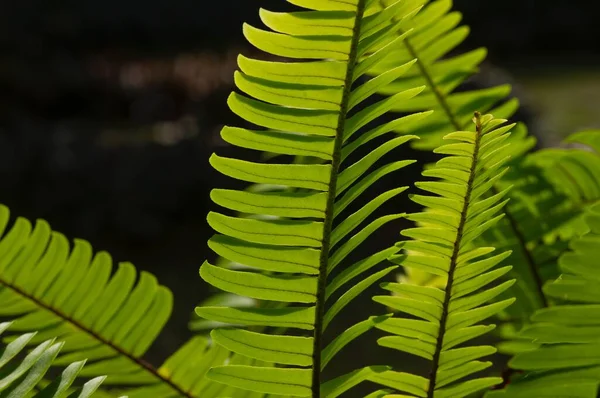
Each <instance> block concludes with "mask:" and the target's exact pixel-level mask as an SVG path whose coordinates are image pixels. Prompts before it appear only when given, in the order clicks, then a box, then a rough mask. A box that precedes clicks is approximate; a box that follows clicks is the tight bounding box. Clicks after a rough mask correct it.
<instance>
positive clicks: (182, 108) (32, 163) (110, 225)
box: [0, 0, 600, 363]
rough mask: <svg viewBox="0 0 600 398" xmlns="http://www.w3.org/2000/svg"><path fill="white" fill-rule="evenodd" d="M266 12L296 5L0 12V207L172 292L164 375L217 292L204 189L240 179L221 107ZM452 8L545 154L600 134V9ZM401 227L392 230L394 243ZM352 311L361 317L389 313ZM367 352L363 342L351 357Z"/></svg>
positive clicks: (530, 0)
mask: <svg viewBox="0 0 600 398" xmlns="http://www.w3.org/2000/svg"><path fill="white" fill-rule="evenodd" d="M258 7H265V8H269V9H271V10H276V11H277V10H284V9H285V2H284V1H283V0H270V1H267V0H253V1H248V0H227V1H220V2H212V1H211V2H207V1H202V0H144V1H142V0H103V1H99V0H78V1H73V0H58V1H47V0H19V1H9V0H2V1H0V203H4V204H6V205H8V206H9V207H10V208H11V209H12V212H13V214H18V215H21V216H25V217H27V218H30V219H35V218H44V219H46V220H48V221H49V222H50V223H51V225H52V226H53V228H54V229H55V230H58V231H61V232H63V233H64V234H65V235H67V236H68V237H69V238H73V237H79V238H83V239H87V240H89V241H91V242H92V244H93V245H94V247H95V248H96V249H98V250H107V251H109V252H110V253H111V254H112V255H113V257H114V258H115V260H116V261H122V260H128V261H132V262H133V263H134V264H135V265H136V266H137V267H138V268H139V269H143V270H148V271H150V272H152V273H154V274H156V275H157V276H158V278H159V280H160V281H161V282H162V283H163V284H165V285H167V286H168V287H170V288H171V289H172V290H173V292H174V295H175V311H174V315H173V317H172V319H171V321H170V323H169V324H168V325H167V328H166V330H165V332H164V333H163V335H162V336H161V338H160V339H159V341H158V343H157V344H156V345H155V347H153V349H152V351H151V353H150V359H151V360H152V361H153V362H155V363H157V362H158V361H160V360H161V359H162V358H164V357H165V356H166V355H167V354H168V353H170V352H172V351H173V350H174V349H175V348H176V347H177V346H179V345H180V344H181V343H182V342H183V341H184V340H185V339H186V338H187V337H189V335H190V332H189V330H188V327H187V323H188V320H189V319H190V314H191V312H192V311H193V308H194V306H195V305H196V304H197V303H198V302H199V301H200V300H201V299H203V298H205V297H206V296H207V295H209V294H210V291H209V290H208V288H207V286H206V285H205V284H203V283H202V281H201V280H200V278H199V276H198V268H199V266H200V264H201V263H202V262H203V261H204V259H205V258H207V257H208V258H210V257H212V255H211V254H210V253H209V252H208V249H207V247H206V241H207V239H208V238H209V237H210V235H211V231H210V230H209V228H208V227H207V225H206V222H205V217H206V213H207V212H208V211H209V209H210V207H211V205H210V204H209V199H208V192H209V190H210V188H212V187H215V186H219V187H225V186H233V184H234V183H233V181H230V180H226V179H225V178H223V177H221V176H220V175H218V174H216V173H215V172H213V171H212V170H211V168H210V167H209V166H208V161H207V159H208V156H209V155H210V154H211V153H212V152H214V151H216V152H218V153H219V154H221V155H234V156H235V153H236V150H235V149H232V148H230V147H228V146H226V144H225V143H224V142H223V141H222V140H221V139H220V138H219V136H218V132H219V130H220V128H221V127H222V126H223V125H224V124H230V123H236V119H235V118H234V117H233V115H232V114H231V113H230V112H229V111H228V109H227V107H226V104H225V99H226V97H227V95H228V94H229V92H230V91H231V90H232V74H233V71H234V70H235V58H236V55H237V54H238V53H240V52H242V53H244V54H246V55H252V54H253V53H254V52H255V51H254V50H253V49H252V48H250V47H249V46H248V45H247V44H246V43H245V42H244V40H243V38H242V35H241V24H242V22H250V23H252V24H255V25H257V24H259V22H258V17H257V15H258V13H257V11H258ZM455 8H456V9H457V10H459V11H461V12H463V13H464V21H465V23H467V24H468V25H470V26H471V27H472V34H471V36H470V38H469V39H468V40H467V42H466V43H465V45H464V46H463V47H462V48H461V50H464V49H471V48H475V47H479V46H486V47H488V49H489V52H490V57H489V59H488V62H487V63H486V64H485V66H484V68H483V70H482V73H481V74H480V75H479V76H478V77H476V78H475V79H472V81H470V82H469V85H470V86H473V87H486V86H491V85H495V84H501V83H507V82H508V83H512V84H513V85H514V93H515V95H516V96H517V97H519V98H520V99H521V101H522V103H523V110H522V111H521V114H520V116H519V117H520V118H521V119H523V120H525V121H527V122H528V124H529V126H530V129H531V130H532V132H533V133H534V134H535V135H536V136H538V137H539V139H540V141H541V143H542V145H552V144H555V143H557V142H560V139H561V137H563V136H565V135H567V134H568V133H571V132H575V131H577V130H582V129H586V128H594V127H595V128H600V24H599V23H598V16H599V15H600V14H599V13H598V10H597V8H598V6H597V5H596V4H595V2H592V1H588V0H545V1H541V0H504V1H485V2H484V1H472V0H456V1H455ZM414 156H417V157H421V156H424V155H423V154H418V155H414ZM396 206H400V205H399V204H396ZM398 230H399V226H398V225H392V226H390V228H389V229H387V230H385V231H383V232H382V233H383V234H384V237H387V240H388V241H393V240H394V239H396V237H397V233H398ZM373 308H375V307H373ZM346 311H347V312H346V313H347V316H348V317H350V316H356V314H358V316H360V317H361V319H364V316H363V315H362V314H367V315H368V314H372V313H375V312H378V311H380V310H379V309H372V308H371V307H369V308H359V309H358V312H356V311H355V312H352V314H354V315H352V314H351V311H350V310H346ZM371 349H373V347H366V346H363V345H355V346H354V347H353V350H354V354H352V355H355V356H354V358H359V357H361V354H360V353H361V352H363V353H366V352H367V351H368V350H371ZM361 350H362V351H361ZM381 355H384V354H381ZM357 360H359V359H357Z"/></svg>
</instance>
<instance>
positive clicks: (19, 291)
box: [0, 276, 195, 398]
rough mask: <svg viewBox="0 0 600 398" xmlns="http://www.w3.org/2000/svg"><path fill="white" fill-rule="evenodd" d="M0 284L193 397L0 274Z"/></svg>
mask: <svg viewBox="0 0 600 398" xmlns="http://www.w3.org/2000/svg"><path fill="white" fill-rule="evenodd" d="M0 284H2V285H4V286H5V287H7V288H8V289H10V290H12V291H13V292H15V293H17V294H18V295H20V296H22V297H23V298H25V299H26V300H29V301H31V302H33V303H34V304H35V305H36V306H38V307H40V308H43V309H45V310H46V311H49V312H51V313H52V314H54V315H56V316H57V317H59V318H61V319H62V320H64V321H65V322H68V323H69V324H71V325H73V326H74V327H76V328H77V329H79V330H80V331H81V332H83V333H85V334H87V335H89V336H91V337H93V338H94V339H96V340H97V341H99V342H100V343H101V344H102V345H105V346H107V347H110V348H112V349H113V350H115V351H116V352H118V353H119V355H121V356H123V357H125V358H127V359H129V360H130V361H131V362H133V363H135V364H136V365H137V366H139V367H141V368H143V369H144V370H145V371H146V372H148V373H150V374H151V375H152V376H154V377H156V378H157V379H158V380H160V381H162V382H163V383H165V384H167V385H168V386H169V387H170V388H172V389H173V390H174V391H176V392H177V393H178V394H180V395H181V396H182V397H186V398H195V397H194V396H193V395H191V393H189V392H187V391H184V390H183V389H182V388H181V387H179V386H178V385H177V384H175V383H174V382H173V381H172V380H171V379H169V378H168V377H165V376H164V375H162V374H161V373H160V372H159V371H158V369H156V368H155V367H154V366H152V365H151V364H149V363H148V362H146V361H144V360H143V359H141V358H137V357H135V356H133V355H131V354H130V353H128V352H126V351H125V350H123V349H122V348H121V347H119V346H117V345H115V344H113V343H112V342H111V341H109V340H106V339H105V338H103V337H102V336H100V335H99V334H98V333H96V332H94V331H93V330H91V329H90V328H88V327H86V326H85V325H82V324H81V323H80V322H78V321H76V320H75V319H73V318H71V317H69V316H67V315H65V314H64V313H62V312H61V311H60V310H59V309H56V308H54V307H52V306H50V305H48V304H45V303H44V302H42V301H40V300H38V299H37V298H36V297H33V296H32V295H30V294H28V293H27V292H25V291H23V290H22V289H20V288H19V287H17V286H15V285H13V284H12V283H10V282H7V281H6V280H4V279H2V277H1V276H0Z"/></svg>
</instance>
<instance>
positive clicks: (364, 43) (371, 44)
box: [197, 0, 430, 398]
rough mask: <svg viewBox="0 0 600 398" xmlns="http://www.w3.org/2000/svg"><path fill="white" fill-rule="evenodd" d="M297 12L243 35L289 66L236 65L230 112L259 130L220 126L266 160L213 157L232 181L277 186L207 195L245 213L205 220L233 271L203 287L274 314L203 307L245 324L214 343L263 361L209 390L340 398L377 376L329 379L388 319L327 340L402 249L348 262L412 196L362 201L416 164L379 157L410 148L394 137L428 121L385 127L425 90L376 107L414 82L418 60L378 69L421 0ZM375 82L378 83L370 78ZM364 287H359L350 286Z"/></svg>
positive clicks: (326, 0)
mask: <svg viewBox="0 0 600 398" xmlns="http://www.w3.org/2000/svg"><path fill="white" fill-rule="evenodd" d="M289 2H290V3H293V4H295V5H297V6H300V7H302V8H304V9H305V10H304V11H298V12H291V13H274V12H270V11H266V10H261V13H260V16H261V19H262V21H263V22H264V24H265V25H266V26H267V27H268V28H270V29H271V30H272V31H263V30H260V29H256V28H254V27H251V26H248V25H245V26H244V34H245V36H246V38H247V39H248V40H249V41H250V43H252V44H253V45H254V46H256V47H257V48H259V49H260V50H262V51H265V52H267V53H270V54H273V55H276V56H279V57H286V58H290V59H291V62H267V61H258V60H253V59H249V58H246V57H243V56H240V58H239V60H238V65H239V68H240V71H238V72H236V74H235V82H236V86H237V87H238V88H239V89H240V91H241V92H243V93H244V94H238V93H232V94H231V96H230V97H229V101H228V104H229V107H230V108H231V110H232V111H233V112H234V113H236V114H237V115H238V116H240V117H242V118H243V119H245V120H246V121H247V122H250V123H251V124H253V125H255V126H259V128H260V129H247V128H234V127H225V128H224V129H223V130H222V132H221V136H222V137H223V139H224V140H225V141H227V142H229V143H231V144H233V145H236V146H239V147H243V148H247V149H252V150H256V151H261V152H265V151H266V152H269V153H270V156H269V157H268V159H265V158H263V162H262V163H256V162H248V161H243V160H238V159H231V158H224V157H220V156H217V155H213V156H212V157H211V160H210V162H211V164H212V166H213V167H214V168H215V169H217V170H218V171H220V172H221V173H223V174H225V175H227V176H230V177H232V178H235V179H238V180H241V181H244V182H247V183H251V184H267V185H268V186H270V187H274V186H278V187H279V189H275V190H273V189H271V190H269V191H268V192H264V191H236V190H224V189H215V190H213V191H212V193H211V198H212V200H213V201H214V202H215V203H216V204H217V205H219V206H221V207H223V208H225V209H227V210H229V211H231V212H233V213H234V214H235V213H237V215H235V216H232V215H226V214H221V213H217V212H212V213H210V214H209V215H208V222H209V224H210V225H211V226H212V227H213V229H215V231H216V232H217V233H218V234H217V235H215V236H214V237H213V238H211V240H210V241H209V246H210V247H211V248H212V250H213V251H214V252H215V253H216V254H217V255H218V256H220V257H222V258H224V259H226V260H227V261H225V262H224V264H221V265H219V264H217V265H213V264H210V263H209V262H206V263H204V264H203V265H202V267H201V269H200V274H201V276H202V278H203V279H204V280H205V281H207V282H209V283H210V284H212V285H213V286H215V287H217V288H219V289H221V290H224V291H227V292H230V293H233V294H236V295H239V296H243V297H250V298H252V299H256V300H260V301H262V302H267V303H274V304H273V305H269V306H262V305H261V306H258V307H256V308H238V307H231V306H202V307H198V309H197V314H198V315H199V316H201V317H202V318H204V319H206V320H210V321H213V322H220V323H221V324H230V325H231V324H234V325H240V327H239V328H220V329H217V330H214V331H213V332H212V337H213V339H214V341H215V342H216V343H217V344H219V345H221V346H223V347H225V348H227V349H229V350H231V351H233V352H235V353H236V354H238V355H242V356H246V357H250V358H253V359H255V360H257V361H262V365H258V366H240V365H229V366H222V367H215V368H213V369H211V370H210V372H209V377H211V378H212V379H213V380H215V381H219V382H222V383H224V384H227V385H231V386H235V387H239V388H242V389H247V390H251V391H258V392H263V393H266V394H279V395H288V396H312V397H315V398H318V397H320V396H327V397H335V396H338V395H340V394H342V393H344V392H345V391H346V390H348V389H349V388H351V387H353V386H354V385H356V384H358V383H360V382H361V381H363V380H366V379H369V377H371V375H373V374H375V373H377V372H379V371H380V370H381V369H380V368H379V367H369V368H363V369H358V370H356V371H355V372H351V373H349V374H346V375H342V376H340V377H339V378H336V379H333V380H329V381H327V382H322V380H321V371H322V370H323V369H324V368H325V367H326V366H327V365H328V364H329V363H330V361H331V360H332V358H334V357H335V355H336V354H337V353H338V352H339V351H340V350H341V349H342V348H343V347H344V346H346V345H347V344H349V343H350V342H351V341H352V340H354V339H355V338H356V337H358V336H360V335H361V334H363V333H365V332H366V331H368V330H369V329H371V328H372V327H373V326H374V325H375V324H376V323H377V322H380V321H381V319H382V318H373V319H367V320H365V321H363V322H360V323H358V324H356V325H354V326H352V327H351V328H349V329H348V330H346V331H345V332H343V333H342V334H341V335H339V336H336V338H335V339H333V340H332V341H331V343H329V344H328V345H325V344H324V342H325V338H324V333H325V332H326V330H327V328H328V326H329V325H330V324H331V322H332V321H333V320H334V319H335V318H336V316H337V315H338V314H339V313H340V312H341V311H342V310H343V309H344V308H345V307H346V306H347V305H348V304H349V303H351V302H352V301H353V300H354V299H355V298H356V297H357V296H358V295H359V294H360V293H362V292H363V291H364V290H365V289H366V288H368V287H369V286H370V285H372V284H374V283H375V282H376V281H378V280H379V279H381V278H382V277H384V276H385V275H386V274H388V273H389V272H391V271H392V270H393V269H394V268H395V267H388V268H385V269H380V270H377V269H376V268H375V267H377V266H379V264H381V263H383V262H384V261H385V259H386V258H387V257H389V256H390V255H392V254H394V253H396V252H397V251H398V250H399V249H398V248H396V247H392V248H390V249H386V250H383V251H381V252H378V253H372V255H370V256H368V257H367V258H363V259H361V260H360V261H356V260H351V259H352V255H353V254H356V252H355V249H356V248H357V247H358V246H359V245H360V244H361V243H362V242H364V241H365V239H367V238H368V237H369V236H370V235H371V234H373V233H374V232H375V231H376V230H378V229H379V228H381V227H382V226H383V225H385V224H386V223H388V222H390V221H393V220H395V219H398V218H400V217H402V214H386V215H383V216H379V217H375V216H374V215H375V212H376V211H377V210H378V208H380V207H381V206H382V205H383V204H384V203H386V202H387V201H389V200H390V199H392V198H394V197H396V196H397V195H400V194H401V193H402V192H403V191H404V190H405V189H406V187H399V188H396V189H392V190H389V191H387V192H383V193H381V194H380V195H378V196H376V197H375V198H373V199H372V200H370V201H367V204H366V205H364V206H361V205H358V202H359V199H364V198H365V197H366V192H368V191H369V188H370V187H371V186H372V185H373V184H375V183H376V182H377V181H378V180H380V179H381V178H383V177H385V176H386V175H389V174H390V173H392V172H394V171H397V170H400V169H402V168H404V167H406V166H408V165H410V164H411V163H413V161H408V160H399V161H398V160H395V161H383V162H382V161H381V159H382V158H383V157H384V156H385V155H386V154H388V153H390V152H391V151H393V150H394V149H396V148H399V147H400V146H402V145H403V144H405V143H407V142H409V141H410V140H412V139H414V138H416V137H415V136H412V135H398V134H397V133H396V132H397V131H399V130H401V129H402V126H404V125H408V124H410V123H415V122H417V121H419V120H422V119H424V117H425V116H427V115H428V114H429V113H430V112H422V113H418V114H412V115H408V116H405V117H403V118H397V119H395V120H392V121H389V122H387V123H383V124H382V123H379V122H378V120H379V119H378V118H379V116H382V115H383V114H385V113H388V112H389V111H391V110H393V108H394V107H396V106H397V105H398V104H400V103H402V102H405V101H408V100H409V99H411V98H413V97H415V96H416V95H417V94H419V93H420V92H421V91H422V90H423V88H422V87H416V86H415V87H411V88H407V89H403V90H399V91H396V92H394V93H393V94H392V95H391V96H389V97H388V98H385V99H382V100H380V101H379V102H374V103H373V96H374V95H375V94H376V93H377V92H378V90H379V89H380V88H381V87H383V86H384V85H386V84H389V83H390V82H391V81H393V80H394V79H397V78H399V77H400V76H402V75H404V74H406V73H409V71H410V70H411V67H412V66H413V65H414V63H415V61H414V60H412V59H411V60H409V61H407V62H405V63H403V64H399V63H394V64H393V65H390V67H389V68H384V69H382V68H379V71H378V72H377V73H375V74H373V73H372V71H373V68H375V67H377V65H379V64H380V63H381V62H382V61H384V60H385V59H387V57H388V56H389V54H390V53H392V52H393V51H394V50H395V49H396V48H398V46H399V45H401V43H402V41H403V40H404V39H405V37H406V36H407V35H408V29H407V32H405V33H403V34H400V35H399V34H398V32H399V31H400V30H402V29H404V28H405V27H406V26H407V24H409V23H410V19H411V18H412V17H413V16H414V15H415V14H416V13H417V12H418V11H419V9H420V7H421V5H422V4H423V2H424V0H399V1H395V2H392V3H390V4H389V5H386V6H385V7H380V5H379V3H378V2H377V1H376V0H344V1H337V0H335V1H334V0H318V1H317V0H289ZM306 9H307V10H306ZM368 73H369V74H371V75H375V76H373V77H372V78H368V77H367V74H368ZM273 155H291V156H295V157H296V162H295V163H294V164H284V163H275V162H280V161H282V159H283V157H282V156H273ZM380 162H381V163H382V164H383V165H381V163H380ZM227 263H235V264H241V265H243V268H241V269H240V268H239V267H237V268H231V267H229V266H227ZM367 274H369V275H368V276H366V277H364V275H367ZM359 277H363V279H361V280H360V281H358V282H355V283H353V282H354V281H355V280H356V279H357V278H359ZM282 366H285V367H282Z"/></svg>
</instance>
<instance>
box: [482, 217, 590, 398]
mask: <svg viewBox="0 0 600 398" xmlns="http://www.w3.org/2000/svg"><path fill="white" fill-rule="evenodd" d="M586 222H587V224H588V226H589V229H590V231H589V232H588V233H587V234H585V235H584V236H582V237H579V238H575V239H574V240H573V241H572V242H571V244H570V248H571V250H570V251H569V252H568V253H565V254H564V255H563V256H561V258H560V269H561V270H562V272H563V273H562V275H561V276H560V277H559V278H557V279H556V280H555V281H553V282H550V283H548V284H546V285H545V287H544V291H545V293H546V294H547V295H548V297H550V298H552V299H553V300H555V301H556V302H557V305H556V306H552V307H550V308H545V309H542V310H539V311H538V312H536V313H535V315H534V316H533V317H532V324H531V325H530V326H528V327H526V328H525V329H524V330H523V331H522V332H521V333H520V335H521V337H522V338H523V339H527V340H529V341H534V342H535V344H536V346H535V348H533V349H530V350H529V351H526V352H522V353H520V354H518V355H516V356H515V357H514V358H513V359H512V360H511V361H510V363H509V365H510V366H511V368H513V369H516V370H520V371H523V372H525V374H524V375H521V376H519V377H516V378H515V380H513V381H512V382H511V383H510V384H509V386H508V387H507V388H506V389H505V390H501V391H497V392H493V393H491V394H488V396H489V397H502V398H504V397H506V398H509V397H510V398H525V397H533V396H535V397H542V396H553V397H573V398H595V397H597V396H598V386H599V385H600V268H599V267H598V258H599V256H600V206H599V205H596V206H594V207H592V208H591V209H590V210H589V211H588V214H587V215H586Z"/></svg>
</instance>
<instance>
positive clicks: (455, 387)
mask: <svg viewBox="0 0 600 398" xmlns="http://www.w3.org/2000/svg"><path fill="white" fill-rule="evenodd" d="M474 122H475V124H476V128H475V131H461V132H456V133H452V134H449V135H447V136H446V137H444V138H445V140H449V141H450V142H451V143H448V144H446V145H443V146H441V147H439V148H438V149H436V152H437V153H440V154H444V155H448V156H446V157H444V158H443V159H442V160H440V161H439V162H438V163H437V164H436V165H435V166H433V167H432V168H430V169H428V170H426V171H425V172H424V173H423V175H425V176H427V177H434V178H437V179H438V180H436V181H427V182H421V183H417V187H419V188H420V189H422V190H424V191H426V192H429V193H432V194H434V195H435V196H429V195H414V196H412V199H413V200H414V201H415V202H416V203H419V204H421V205H423V206H425V210H424V211H423V212H421V213H416V214H412V215H410V216H409V218H410V219H412V220H414V221H416V222H418V223H419V224H420V226H418V227H416V228H411V229H407V230H404V231H402V234H403V235H404V236H406V237H409V238H412V240H408V241H404V242H401V245H402V247H403V248H404V250H405V254H402V255H397V256H395V257H393V258H392V260H393V261H395V262H397V263H398V264H401V265H402V266H404V267H405V268H411V269H416V270H419V271H422V272H426V273H429V274H432V275H437V276H440V277H442V278H444V279H445V280H446V284H445V286H444V287H443V288H436V287H426V286H419V285H413V284H409V283H392V284H385V285H384V288H385V289H387V290H390V291H392V292H394V293H395V295H394V296H377V297H375V298H374V299H375V300H376V301H377V302H380V303H382V304H385V305H386V306H388V307H391V308H393V309H395V310H398V311H400V312H403V313H405V314H409V315H412V316H414V317H416V318H417V319H414V318H404V317H394V318H390V319H387V320H385V321H383V322H381V323H380V324H378V325H377V328H379V329H382V330H384V331H386V332H389V333H391V334H392V336H387V337H383V338H381V339H380V340H379V344H380V345H382V346H385V347H390V348H393V349H397V350H400V351H404V352H407V353H409V354H413V355H416V356H419V357H423V358H425V359H427V360H429V361H431V372H430V374H429V377H422V376H417V375H412V374H408V373H404V372H400V371H387V372H383V373H380V374H378V375H377V379H378V381H379V382H380V383H382V384H384V385H386V386H388V387H391V388H394V389H396V390H399V391H401V392H403V393H407V394H410V395H408V396H411V397H412V396H414V397H428V398H433V397H436V398H442V397H448V398H450V397H451V398H461V397H465V396H468V395H470V394H472V393H474V392H477V391H479V390H482V389H485V388H488V387H491V386H493V385H495V384H498V383H499V382H501V381H502V379H500V378H496V377H483V378H471V377H470V376H472V375H473V374H474V373H476V372H479V371H481V370H484V369H486V368H487V367H489V366H490V365H491V362H484V361H479V360H478V359H480V358H481V357H484V356H487V355H490V354H493V353H494V352H495V351H496V349H495V348H494V347H491V346H486V345H482V346H464V345H463V344H464V343H467V342H469V341H470V340H472V339H474V338H476V337H478V336H481V335H483V334H485V333H487V332H489V331H490V330H492V329H493V328H494V326H493V325H477V324H478V323H479V322H481V321H483V320H485V319H487V318H489V317H490V316H493V315H495V314H497V313H498V312H499V311H501V310H503V309H504V308H506V307H507V306H509V305H510V304H511V303H512V302H513V301H514V299H506V300H502V301H499V302H492V303H491V304H488V302H490V301H493V300H494V298H495V297H496V296H498V295H499V294H501V293H502V292H504V291H505V290H506V289H508V288H509V287H510V286H511V285H512V284H513V282H514V281H505V282H503V283H499V284H498V283H494V282H497V280H498V279H499V278H500V277H502V276H503V275H505V274H506V273H507V272H508V271H509V270H510V268H511V267H510V266H504V267H501V268H496V266H497V265H498V264H499V263H501V262H502V261H503V260H504V259H506V258H507V257H508V256H509V255H510V252H499V253H498V252H495V251H494V250H495V249H494V248H492V247H481V246H478V245H476V244H475V242H477V238H478V237H479V236H480V235H481V234H482V233H483V232H485V231H486V230H488V229H489V228H491V227H492V226H493V225H494V224H496V223H497V222H498V221H499V220H500V219H501V218H502V216H503V214H502V208H503V207H504V205H505V204H506V200H505V194H506V191H503V192H499V193H497V194H494V195H488V193H489V190H490V187H491V186H492V185H493V184H494V182H495V181H496V180H497V179H499V178H501V176H502V175H503V174H504V173H505V172H506V167H505V163H506V161H507V156H506V153H507V151H509V148H510V146H506V142H507V139H508V137H509V135H510V133H509V131H510V129H511V128H513V127H514V125H506V126H505V125H504V123H505V122H506V120H499V119H494V118H493V117H492V116H491V115H486V116H481V115H479V114H476V116H475V119H474ZM467 377H469V378H470V379H469V380H467V381H464V380H463V379H465V378H467Z"/></svg>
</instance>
